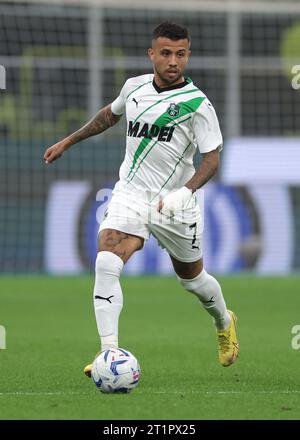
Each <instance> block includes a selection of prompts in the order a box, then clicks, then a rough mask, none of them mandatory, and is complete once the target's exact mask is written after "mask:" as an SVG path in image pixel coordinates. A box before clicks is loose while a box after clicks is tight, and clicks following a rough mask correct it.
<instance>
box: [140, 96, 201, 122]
mask: <svg viewBox="0 0 300 440" xmlns="http://www.w3.org/2000/svg"><path fill="white" fill-rule="evenodd" d="M194 92H199V89H192V90H188V91H187V92H179V93H174V94H173V95H169V96H166V97H165V98H163V99H160V100H159V101H157V102H156V103H155V104H152V105H150V106H149V107H147V108H146V109H145V110H144V111H142V113H140V114H139V115H138V116H137V117H136V118H135V120H134V121H133V123H134V124H135V123H136V121H137V120H138V119H140V117H141V116H142V115H143V114H144V113H146V112H147V111H148V110H150V108H152V107H155V106H156V105H158V104H160V103H161V102H163V101H166V100H167V99H170V98H173V97H174V96H178V95H185V94H187V93H194ZM203 99H204V98H202V101H203Z"/></svg>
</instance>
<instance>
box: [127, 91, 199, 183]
mask: <svg viewBox="0 0 300 440" xmlns="http://www.w3.org/2000/svg"><path fill="white" fill-rule="evenodd" d="M196 90H197V89H196ZM185 93H188V92H185ZM172 96H174V95H172ZM169 98H170V97H169ZM166 99H167V98H166ZM204 99H205V97H197V98H193V99H191V100H189V101H183V102H179V103H178V104H177V105H179V107H180V110H179V113H178V115H177V116H175V117H173V118H172V117H171V116H170V115H169V114H168V113H167V112H164V113H163V114H162V115H160V116H159V118H158V119H156V121H155V122H154V124H153V125H158V127H159V128H160V129H161V128H162V127H165V126H166V125H167V124H169V123H170V122H172V121H174V120H175V119H178V118H181V117H182V116H184V115H187V114H188V113H194V112H195V111H196V110H197V108H198V107H199V106H200V104H201V103H202V102H203V101H204ZM154 105H155V104H154ZM135 122H136V120H135ZM151 140H152V139H151V138H144V139H143V140H142V141H141V142H140V144H139V146H138V148H137V150H136V152H135V153H134V157H133V161H132V165H131V167H130V170H129V173H128V175H127V178H128V177H130V174H131V173H132V171H133V169H134V167H135V164H136V162H137V160H138V158H139V157H140V155H141V154H142V153H143V151H144V150H145V148H146V147H147V145H148V144H149V143H150V142H151Z"/></svg>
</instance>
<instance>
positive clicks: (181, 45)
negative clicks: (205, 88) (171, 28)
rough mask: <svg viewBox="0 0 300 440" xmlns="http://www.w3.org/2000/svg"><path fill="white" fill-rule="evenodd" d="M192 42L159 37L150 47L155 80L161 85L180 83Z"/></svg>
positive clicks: (149, 52) (149, 51)
mask: <svg viewBox="0 0 300 440" xmlns="http://www.w3.org/2000/svg"><path fill="white" fill-rule="evenodd" d="M190 53H191V51H190V43H189V41H188V40H187V39H185V40H177V41H173V40H169V38H163V37H159V38H157V39H156V40H153V42H152V47H151V48H150V49H148V54H149V57H150V59H151V61H152V63H153V68H154V77H155V82H156V83H157V85H158V86H159V87H167V86H170V85H175V84H179V83H180V82H182V81H183V76H182V74H183V71H184V68H185V66H186V64H187V62H188V59H189V55H190Z"/></svg>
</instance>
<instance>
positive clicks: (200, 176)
mask: <svg viewBox="0 0 300 440" xmlns="http://www.w3.org/2000/svg"><path fill="white" fill-rule="evenodd" d="M202 157H203V159H202V162H201V164H200V166H199V168H198V170H197V171H196V172H195V174H194V175H193V177H192V178H191V179H190V180H189V181H188V182H187V183H186V184H185V185H184V186H185V187H186V188H188V189H190V190H191V191H192V193H194V192H195V191H197V189H199V188H201V187H202V186H203V185H205V183H206V182H208V181H209V180H210V179H211V178H212V177H213V176H214V175H215V174H216V172H217V171H218V168H219V165H220V151H219V148H216V149H215V150H213V151H209V153H202Z"/></svg>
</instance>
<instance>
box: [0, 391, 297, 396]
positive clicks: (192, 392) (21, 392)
mask: <svg viewBox="0 0 300 440" xmlns="http://www.w3.org/2000/svg"><path fill="white" fill-rule="evenodd" d="M93 391H96V390H93ZM93 391H91V392H76V391H74V392H73V391H70V392H62V391H56V392H34V391H18V392H7V393H0V396H91V394H94V393H93ZM134 394H144V395H146V394H148V395H149V394H150V395H151V394H162V395H164V394H165V395H168V394H170V395H174V394H179V395H189V394H202V395H203V394H224V395H232V394H253V395H257V394H300V390H270V391H267V390H258V391H255V390H252V391H235V390H231V391H228V390H227V391H150V392H149V391H140V390H139V391H138V392H136V391H135V392H134Z"/></svg>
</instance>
